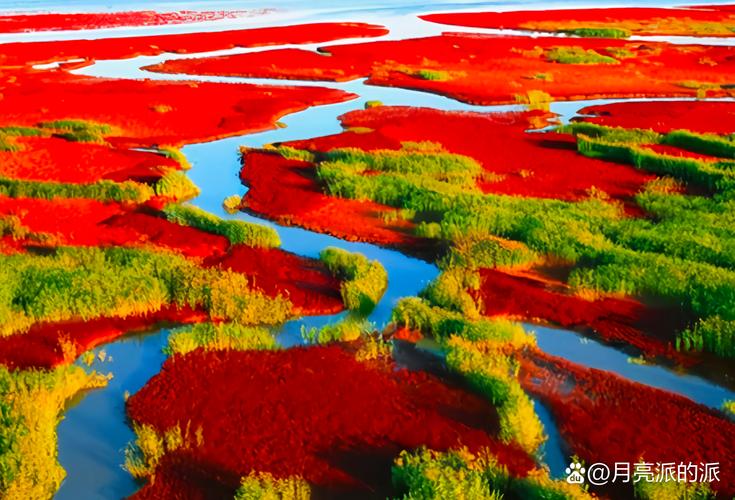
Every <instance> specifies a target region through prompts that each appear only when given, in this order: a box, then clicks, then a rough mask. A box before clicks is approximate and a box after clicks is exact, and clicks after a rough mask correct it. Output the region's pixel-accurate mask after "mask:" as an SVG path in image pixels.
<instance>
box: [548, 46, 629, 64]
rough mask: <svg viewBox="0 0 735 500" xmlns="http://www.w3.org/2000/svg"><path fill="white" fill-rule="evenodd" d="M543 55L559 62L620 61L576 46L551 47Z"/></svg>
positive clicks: (612, 62)
mask: <svg viewBox="0 0 735 500" xmlns="http://www.w3.org/2000/svg"><path fill="white" fill-rule="evenodd" d="M545 55H546V60H547V61H549V62H555V63H559V64H620V61H618V60H617V59H615V58H613V57H610V56H605V55H602V54H600V53H599V52H597V51H595V50H592V49H587V50H585V49H583V48H582V47H577V46H573V47H552V48H551V49H549V50H547V51H546V53H545Z"/></svg>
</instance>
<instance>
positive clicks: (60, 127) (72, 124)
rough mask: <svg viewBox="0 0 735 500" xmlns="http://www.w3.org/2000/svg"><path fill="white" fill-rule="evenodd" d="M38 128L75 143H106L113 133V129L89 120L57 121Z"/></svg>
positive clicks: (39, 125) (42, 124)
mask: <svg viewBox="0 0 735 500" xmlns="http://www.w3.org/2000/svg"><path fill="white" fill-rule="evenodd" d="M38 127H39V128H41V129H44V130H49V131H51V132H53V134H54V135H56V136H58V137H61V138H62V139H66V140H67V141H74V142H96V143H103V142H105V136H107V135H109V134H111V133H112V132H113V128H112V127H111V126H109V125H106V124H103V123H96V122H91V121H88V120H55V121H50V122H41V123H39V124H38Z"/></svg>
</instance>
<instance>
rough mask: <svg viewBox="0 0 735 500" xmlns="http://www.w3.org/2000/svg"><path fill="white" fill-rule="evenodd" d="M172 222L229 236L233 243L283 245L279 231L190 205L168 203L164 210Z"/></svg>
mask: <svg viewBox="0 0 735 500" xmlns="http://www.w3.org/2000/svg"><path fill="white" fill-rule="evenodd" d="M163 212H164V213H165V214H166V217H167V218H168V220H170V221H171V222H175V223H177V224H181V225H184V226H191V227H194V228H197V229H201V230H202V231H207V232H209V233H213V234H218V235H220V236H224V237H225V238H227V239H228V240H229V241H230V243H231V244H233V245H248V246H252V247H260V248H276V247H279V246H281V240H280V238H279V237H278V233H277V232H276V231H275V230H274V229H271V228H269V227H266V226H261V225H260V224H252V223H250V222H245V221H240V220H224V219H220V218H219V217H217V216H216V215H214V214H211V213H209V212H206V211H204V210H202V209H200V208H197V207H194V206H190V205H177V204H172V205H168V206H167V207H166V208H165V209H164V211H163Z"/></svg>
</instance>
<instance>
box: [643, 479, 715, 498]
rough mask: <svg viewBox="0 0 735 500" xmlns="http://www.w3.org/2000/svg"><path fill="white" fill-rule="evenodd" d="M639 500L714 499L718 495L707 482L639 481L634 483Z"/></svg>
mask: <svg viewBox="0 0 735 500" xmlns="http://www.w3.org/2000/svg"><path fill="white" fill-rule="evenodd" d="M633 493H634V495H635V498H636V499H637V500H714V499H715V498H717V496H716V495H715V494H714V492H713V491H712V490H711V489H710V486H709V484H707V483H688V482H679V481H656V482H653V481H652V482H648V481H638V482H636V483H634V485H633Z"/></svg>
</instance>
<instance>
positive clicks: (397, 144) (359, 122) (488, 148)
mask: <svg viewBox="0 0 735 500" xmlns="http://www.w3.org/2000/svg"><path fill="white" fill-rule="evenodd" d="M540 116H541V115H539V114H538V113H534V112H531V113H465V112H449V111H438V110H434V109H428V108H408V107H382V106H381V107H377V108H372V109H369V110H365V111H353V112H350V113H347V114H346V115H344V116H342V117H341V120H342V124H343V126H344V127H347V128H348V131H347V132H344V133H342V134H338V135H332V136H326V137H320V138H317V139H311V140H305V141H296V142H293V143H289V144H290V145H291V146H294V147H297V148H302V149H309V150H314V151H329V150H330V149H334V148H339V147H357V148H361V149H365V150H374V149H400V148H401V143H402V142H405V141H410V142H421V141H431V142H435V143H439V144H441V145H442V146H443V147H444V149H446V150H447V151H449V152H451V153H456V154H461V155H465V156H469V157H471V158H474V159H475V160H477V161H478V162H479V163H480V164H481V165H482V166H483V168H484V169H485V170H487V171H488V172H492V173H493V174H496V176H497V177H498V180H497V181H496V182H482V183H481V184H480V187H481V188H482V190H483V191H484V192H486V193H501V194H513V195H521V196H529V197H541V198H558V199H563V200H580V199H583V198H586V197H588V196H589V189H590V188H592V187H593V186H594V187H595V188H596V189H599V190H601V191H604V192H605V193H607V194H608V195H609V196H610V197H611V198H613V199H617V200H623V201H626V202H632V197H633V196H634V195H635V194H636V193H637V192H638V191H640V189H641V187H642V186H643V184H645V183H646V182H648V181H649V180H651V179H653V178H654V176H652V175H649V174H646V173H645V172H642V171H639V170H636V169H634V168H633V167H629V166H625V165H617V164H614V163H610V162H605V161H602V160H595V159H590V158H586V157H583V156H581V155H579V154H577V146H576V142H575V140H574V138H573V137H571V136H567V135H561V134H556V133H537V132H533V133H527V132H526V130H527V129H529V128H532V127H533V123H534V122H535V121H537V120H538V118H539V117H540ZM350 127H355V128H357V127H360V128H362V129H370V131H369V132H362V131H361V133H355V132H350V131H349V128H350ZM478 137H481V138H482V140H478V139H477V138H478Z"/></svg>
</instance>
